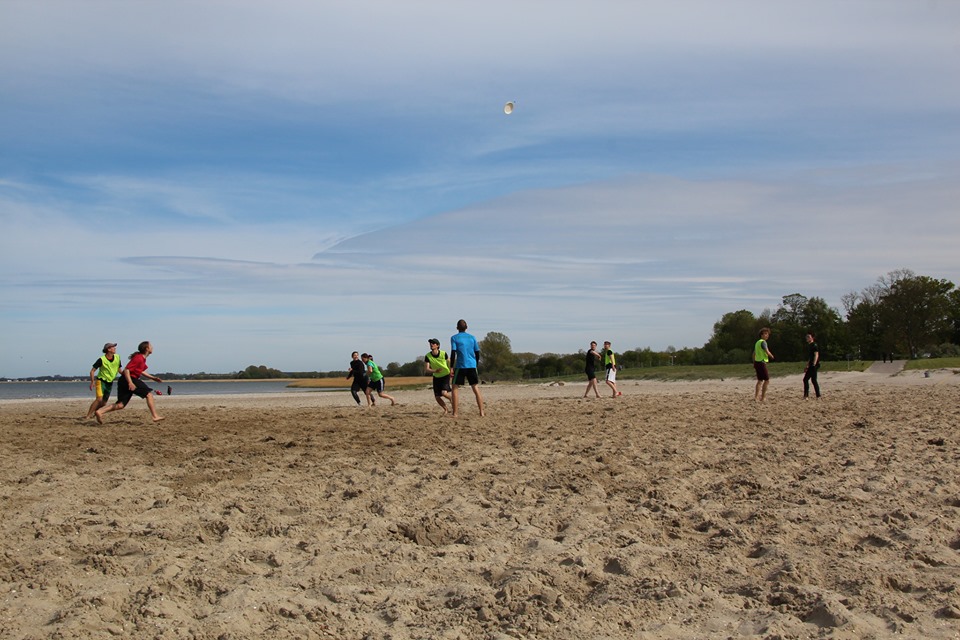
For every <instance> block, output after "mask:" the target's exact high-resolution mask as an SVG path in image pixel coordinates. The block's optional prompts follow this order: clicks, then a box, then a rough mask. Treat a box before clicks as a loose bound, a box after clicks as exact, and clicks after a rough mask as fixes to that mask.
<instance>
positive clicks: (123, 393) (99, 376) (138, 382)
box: [87, 340, 170, 424]
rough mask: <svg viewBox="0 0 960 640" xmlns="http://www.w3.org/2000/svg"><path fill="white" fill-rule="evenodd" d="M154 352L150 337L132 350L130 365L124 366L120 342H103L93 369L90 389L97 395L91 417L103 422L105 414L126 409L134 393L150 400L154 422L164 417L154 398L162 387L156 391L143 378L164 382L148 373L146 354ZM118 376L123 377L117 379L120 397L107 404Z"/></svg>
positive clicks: (88, 413) (92, 405) (89, 416)
mask: <svg viewBox="0 0 960 640" xmlns="http://www.w3.org/2000/svg"><path fill="white" fill-rule="evenodd" d="M151 353H153V345H152V344H150V341H149V340H144V341H143V342H141V343H140V344H139V345H137V350H136V351H135V352H134V353H131V354H130V359H129V361H128V362H127V366H125V367H123V368H122V369H121V366H120V365H121V362H120V356H118V355H117V343H116V342H108V343H106V344H105V345H103V355H102V356H100V357H99V358H97V361H96V362H94V363H93V367H92V368H91V369H90V390H91V391H93V392H94V393H95V394H96V397H95V398H94V399H93V402H92V403H91V404H90V408H89V409H88V410H87V419H88V420H89V419H90V418H96V419H97V422H99V423H100V424H103V414H105V413H109V412H111V411H119V410H120V409H123V408H124V407H125V406H127V404H128V403H129V402H130V399H131V398H133V396H139V397H141V398H143V399H144V400H146V401H147V407H148V408H149V409H150V416H151V417H152V418H153V421H154V422H160V421H161V420H163V416H161V415H160V414H158V413H157V407H156V403H154V401H153V394H154V393H156V394H158V395H159V394H160V391H154V390H153V389H151V388H150V387H149V386H148V385H147V383H146V382H144V381H143V379H144V378H146V379H148V380H153V381H154V382H163V380H161V379H160V378H158V377H157V376H154V375H150V374H149V373H147V357H148V356H149V355H150V354H151ZM117 379H119V380H120V381H119V382H118V383H117V401H116V402H115V403H114V404H108V401H109V399H110V392H111V391H112V390H113V383H114V381H115V380H117ZM169 392H170V387H167V393H169Z"/></svg>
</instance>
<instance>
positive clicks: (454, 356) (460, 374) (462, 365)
mask: <svg viewBox="0 0 960 640" xmlns="http://www.w3.org/2000/svg"><path fill="white" fill-rule="evenodd" d="M479 360H480V345H479V344H477V339H476V338H474V337H473V336H472V335H470V334H469V333H467V321H466V320H463V319H461V320H458V321H457V334H456V335H454V336H452V337H451V338H450V366H451V368H452V369H453V394H452V395H453V398H452V400H453V402H452V404H453V414H452V415H453V417H454V418H456V417H458V416H459V413H458V411H459V408H460V398H459V392H458V390H459V387H460V386H461V385H462V384H463V383H464V382H467V383H469V384H470V388H471V389H473V395H475V396H476V397H477V407H478V408H479V409H480V415H481V416H483V396H482V395H481V394H480V376H479V374H478V373H477V362H478V361H479Z"/></svg>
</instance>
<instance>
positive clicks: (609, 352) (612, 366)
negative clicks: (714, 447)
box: [603, 340, 623, 398]
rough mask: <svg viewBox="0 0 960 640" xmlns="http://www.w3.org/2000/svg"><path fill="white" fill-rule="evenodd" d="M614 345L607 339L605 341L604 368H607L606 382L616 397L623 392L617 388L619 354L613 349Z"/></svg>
mask: <svg viewBox="0 0 960 640" xmlns="http://www.w3.org/2000/svg"><path fill="white" fill-rule="evenodd" d="M611 346H612V345H611V344H610V341H609V340H607V341H605V342H604V343H603V368H604V369H606V370H607V375H606V383H607V386H608V387H610V390H611V391H612V392H613V396H612V397H614V398H616V397H618V396H622V395H623V393H622V392H621V391H620V390H619V389H617V356H616V354H615V353H614V352H613V349H611V348H610V347H611Z"/></svg>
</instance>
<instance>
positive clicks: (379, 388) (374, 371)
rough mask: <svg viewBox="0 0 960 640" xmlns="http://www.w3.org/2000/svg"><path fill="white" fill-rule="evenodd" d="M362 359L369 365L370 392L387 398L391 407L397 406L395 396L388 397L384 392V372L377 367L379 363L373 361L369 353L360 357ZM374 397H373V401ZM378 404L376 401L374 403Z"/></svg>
mask: <svg viewBox="0 0 960 640" xmlns="http://www.w3.org/2000/svg"><path fill="white" fill-rule="evenodd" d="M360 359H361V360H363V363H364V364H365V365H367V375H368V376H370V390H371V391H372V392H375V393H376V394H377V395H378V396H380V397H381V398H386V399H387V400H389V401H390V406H391V407H392V406H393V405H395V404H397V401H396V400H395V399H394V398H393V396H388V395H387V394H385V393H384V392H383V387H384V382H383V372H381V371H380V367H378V366H377V363H376V362H374V361H373V356H372V355H370V354H369V353H365V354H363V355H362V356H360ZM372 398H373V396H371V399H372ZM374 404H376V401H374Z"/></svg>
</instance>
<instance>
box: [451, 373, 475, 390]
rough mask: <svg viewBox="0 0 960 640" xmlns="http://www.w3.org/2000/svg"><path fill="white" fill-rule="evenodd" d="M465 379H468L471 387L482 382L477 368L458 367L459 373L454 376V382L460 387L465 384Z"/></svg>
mask: <svg viewBox="0 0 960 640" xmlns="http://www.w3.org/2000/svg"><path fill="white" fill-rule="evenodd" d="M464 380H466V381H467V382H468V383H469V384H470V386H471V387H472V386H474V385H477V384H480V376H478V375H477V370H476V368H473V369H457V374H456V376H454V379H453V384H455V385H457V386H458V387H459V386H461V385H462V384H463V382H464Z"/></svg>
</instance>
